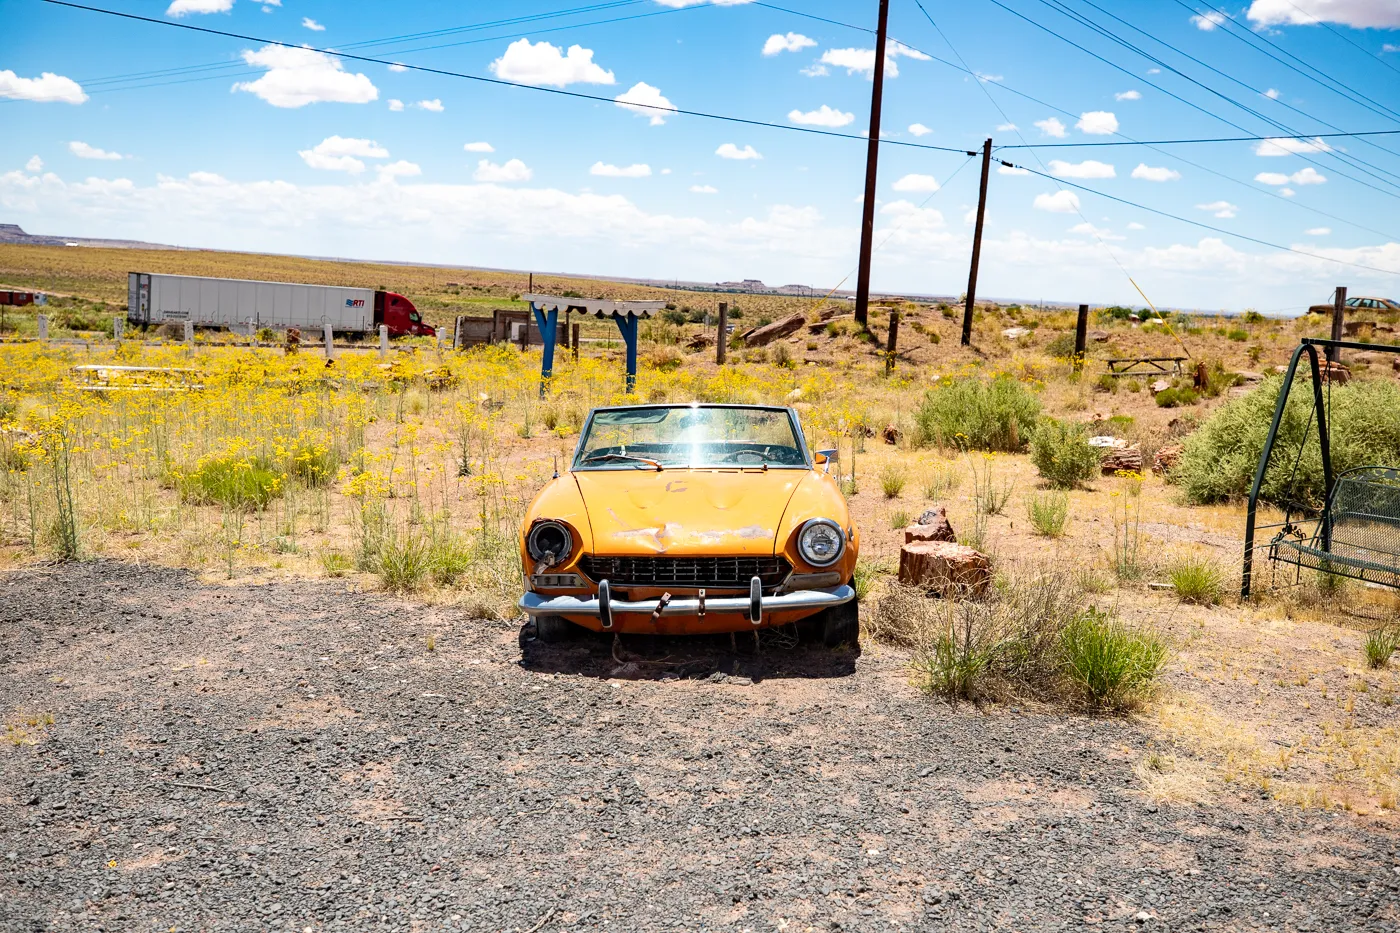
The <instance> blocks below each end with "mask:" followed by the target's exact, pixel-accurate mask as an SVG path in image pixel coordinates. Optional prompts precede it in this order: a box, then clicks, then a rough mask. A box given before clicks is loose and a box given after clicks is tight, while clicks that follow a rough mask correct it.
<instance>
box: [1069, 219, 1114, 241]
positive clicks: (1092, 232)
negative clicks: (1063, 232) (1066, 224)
mask: <svg viewBox="0 0 1400 933" xmlns="http://www.w3.org/2000/svg"><path fill="white" fill-rule="evenodd" d="M1069 232H1070V233H1080V234H1084V235H1085V236H1092V237H1097V238H1098V239H1100V240H1121V239H1123V237H1122V236H1120V235H1119V234H1117V233H1114V232H1113V231H1112V230H1109V229H1107V228H1105V227H1096V226H1094V225H1093V224H1091V223H1089V222H1088V221H1085V222H1084V223H1079V224H1075V225H1074V226H1073V227H1070V228H1069Z"/></svg>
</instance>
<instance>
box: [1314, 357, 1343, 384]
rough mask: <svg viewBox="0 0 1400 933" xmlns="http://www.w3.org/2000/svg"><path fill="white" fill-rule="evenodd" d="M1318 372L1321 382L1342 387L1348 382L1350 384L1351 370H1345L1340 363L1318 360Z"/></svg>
mask: <svg viewBox="0 0 1400 933" xmlns="http://www.w3.org/2000/svg"><path fill="white" fill-rule="evenodd" d="M1309 371H1311V370H1309ZM1318 371H1319V373H1320V374H1321V375H1322V381H1323V382H1335V383H1336V384H1337V385H1339V386H1344V385H1346V384H1347V383H1348V382H1351V370H1350V369H1347V368H1346V367H1345V366H1343V365H1342V364H1341V363H1334V362H1332V361H1331V360H1318Z"/></svg>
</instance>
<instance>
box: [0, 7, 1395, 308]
mask: <svg viewBox="0 0 1400 933" xmlns="http://www.w3.org/2000/svg"><path fill="white" fill-rule="evenodd" d="M922 3H923V8H924V9H926V10H927V11H928V13H929V14H930V15H931V17H932V18H933V20H934V21H936V22H937V28H935V27H934V26H933V25H932V24H931V23H930V21H929V18H927V17H926V16H925V15H924V12H923V11H922V10H921V9H920V7H919V5H918V4H917V3H916V2H915V0H891V3H890V28H889V32H890V36H891V38H892V42H891V47H890V50H889V53H888V57H887V61H888V63H889V64H887V66H886V67H887V81H886V92H885V106H884V114H883V120H882V131H883V133H884V134H886V136H887V138H888V140H889V142H891V143H896V142H915V143H920V144H924V145H932V146H943V147H949V148H954V149H964V148H966V149H974V148H976V147H977V146H979V145H980V143H981V141H982V140H983V139H985V138H987V137H988V136H991V137H992V138H993V139H994V141H995V143H996V145H998V146H1011V145H1025V144H1032V145H1036V146H1043V145H1050V144H1066V143H1084V142H1111V141H1123V140H1124V139H1125V138H1132V139H1135V140H1160V139H1175V138H1200V137H1219V136H1262V135H1277V136H1279V137H1285V136H1289V135H1291V134H1293V133H1297V134H1300V138H1301V139H1302V140H1304V141H1303V142H1297V141H1287V140H1286V141H1284V142H1282V143H1274V144H1269V143H1264V144H1260V143H1253V142H1229V143H1212V144H1201V145H1192V146H1164V147H1159V148H1157V149H1148V148H1146V147H1142V146H1124V147H1103V148H1092V149H1089V148H1058V149H1053V148H1038V149H1003V150H998V152H997V158H998V159H999V160H1001V159H1004V160H1006V161H1010V162H1013V163H1016V164H1019V165H1023V166H1026V167H1028V168H1031V169H1034V170H1036V171H1039V172H1044V173H1046V174H1048V175H1054V176H1059V177H1060V178H1062V179H1063V180H1064V182H1065V184H1057V182H1056V181H1054V180H1052V179H1049V178H1045V177H1040V176H1037V175H1033V174H1030V175H1027V174H1020V173H1017V172H1015V171H1008V170H1006V169H1004V168H1002V167H1000V166H997V167H996V169H995V170H994V172H993V174H992V177H991V185H990V195H989V200H988V204H989V207H988V224H987V231H986V239H985V242H984V249H983V260H982V276H981V285H980V287H979V292H980V293H981V294H984V295H989V296H1002V297H1014V298H1021V299H1030V300H1036V299H1041V298H1043V299H1046V300H1057V301H1080V300H1083V301H1091V302H1107V301H1125V302H1126V301H1132V302H1134V303H1140V301H1141V299H1140V298H1139V297H1138V295H1137V292H1136V290H1135V289H1134V287H1133V285H1132V284H1131V283H1130V281H1129V276H1130V275H1131V277H1132V278H1133V279H1134V280H1135V281H1136V282H1137V283H1138V285H1140V286H1141V287H1142V289H1143V290H1144V291H1145V292H1146V293H1147V294H1148V296H1149V297H1151V298H1152V299H1153V300H1154V301H1155V302H1157V303H1159V304H1163V305H1169V306H1179V307H1200V308H1206V309H1217V308H1225V309H1232V310H1239V309H1241V308H1244V307H1254V308H1258V309H1261V310H1265V311H1269V312H1274V311H1277V312H1287V311H1296V310H1301V308H1302V307H1305V306H1306V305H1307V304H1309V303H1313V302H1317V301H1322V300H1324V299H1325V298H1326V297H1327V294H1328V292H1329V291H1330V289H1331V288H1332V287H1333V286H1334V285H1337V284H1347V285H1349V286H1350V287H1351V289H1352V292H1353V293H1362V294H1370V293H1377V294H1386V295H1400V135H1394V136H1388V137H1387V136H1377V137H1371V138H1369V139H1367V140H1362V139H1359V138H1349V139H1327V140H1315V139H1314V134H1317V133H1327V132H1336V130H1335V129H1332V127H1337V128H1340V130H1341V131H1344V132H1357V131H1375V130H1400V3H1397V2H1396V0H1252V2H1248V3H1243V4H1239V3H1237V4H1235V5H1233V6H1221V7H1212V6H1209V5H1206V4H1200V3H1197V4H1192V3H1190V2H1187V0H1152V2H1142V3H1134V4H1121V3H1108V2H1105V0H961V2H957V3H949V2H946V0H945V2H938V0H922ZM95 5H101V6H105V7H107V8H109V9H114V10H120V11H123V12H128V13H133V14H137V15H141V16H147V17H151V18H154V19H158V20H163V21H166V22H174V23H183V24H187V25H192V26H199V27H204V28H210V29H217V30H222V31H227V32H234V33H240V34H243V35H246V36H250V37H254V39H256V40H264V39H270V40H276V41H279V42H286V43H291V44H293V45H295V46H301V45H307V46H310V47H312V48H314V49H332V50H337V51H340V52H343V53H352V54H358V55H366V56H370V57H373V58H378V59H384V60H386V61H393V62H401V63H405V64H409V65H414V66H424V67H429V68H437V69H444V70H449V71H456V72H463V73H467V74H472V75H479V76H483V77H495V78H497V79H500V80H506V81H509V82H512V83H515V84H522V85H533V86H537V87H554V88H561V89H565V90H568V91H573V92H581V93H585V94H592V95H596V96H598V97H601V98H603V100H601V101H590V100H579V99H572V98H568V97H563V96H559V95H552V94H546V93H541V92H540V91H538V90H535V89H532V88H529V87H501V86H494V85H490V84H485V83H481V82H476V81H469V80H463V79H460V78H455V77H448V76H443V75H438V74H429V73H423V72H418V71H414V70H411V69H409V70H400V69H395V68H391V67H387V66H385V65H382V64H376V63H369V62H362V61H354V60H350V59H344V58H336V57H333V56H328V55H325V54H322V53H320V52H316V51H309V50H306V49H301V48H290V49H289V48H283V47H278V46H269V45H266V44H265V43H264V42H262V41H251V40H243V39H234V38H228V37H221V36H212V35H203V34H198V33H194V32H190V31H187V30H183V29H174V28H170V27H167V26H160V25H155V24H151V23H143V22H135V21H130V20H120V19H116V18H113V17H110V16H105V15H101V14H97V13H92V12H85V11H80V10H74V9H69V8H64V7H60V6H55V5H51V4H45V3H42V2H39V0H0V21H2V22H4V23H5V26H6V28H5V34H6V41H5V42H4V43H3V44H0V98H2V99H0V115H3V121H4V124H5V126H6V127H7V130H8V132H7V136H8V138H9V139H10V140H11V141H12V142H11V143H10V144H9V145H7V146H6V147H5V154H4V155H3V156H0V222H17V223H20V224H22V225H23V226H24V227H25V228H26V229H29V230H30V231H31V232H40V233H51V234H66V235H72V236H98V237H122V238H132V239H143V240H150V241H156V242H166V243H174V244H179V245H186V246H201V247H210V248H225V249H242V250H253V251H268V252H279V253H298V254H306V255H320V256H344V257H354V258H365V259H392V260H404V261H424V262H439V263H460V264H464V265H480V266H496V267H509V268H517V269H536V270H541V271H546V270H547V271H558V272H575V273H585V274H594V275H622V276H638V277H649V278H659V279H666V278H680V279H690V280H700V281H714V280H720V279H738V278H761V279H763V280H765V281H767V282H769V283H770V284H783V283H788V282H800V283H803V284H808V285H811V286H813V287H816V288H831V287H834V286H836V285H837V284H838V283H840V282H842V281H843V280H844V282H845V287H847V288H850V287H853V286H854V268H855V263H856V259H855V257H856V246H857V242H858V230H859V222H860V211H861V203H860V197H861V190H862V179H863V170H864V163H865V143H864V141H863V140H859V139H841V138H831V137H823V136H819V135H811V134H804V133H796V132H790V131H785V130H783V129H779V128H768V127H758V126H748V125H740V124H735V123H727V122H722V121H716V120H709V119H704V118H700V117H695V116H688V115H683V114H674V113H668V112H666V111H664V110H629V109H626V108H624V107H622V106H619V105H618V104H617V103H615V102H614V101H615V99H616V98H618V97H622V98H624V101H626V100H636V101H643V102H649V103H652V104H654V105H658V106H662V107H665V106H673V107H677V108H681V109H687V110H696V111H705V112H710V113H717V114H723V115H729V116H735V117H742V118H745V119H751V120H757V121H763V122H768V123H774V124H778V125H780V126H786V127H794V126H807V127H814V128H819V129H820V128H827V129H831V130H833V131H835V132H842V133H849V134H855V135H859V134H861V133H862V132H864V131H865V129H866V127H867V126H868V119H869V116H868V114H869V106H870V88H871V83H870V80H869V70H870V66H871V65H872V64H873V61H874V52H873V46H874V37H873V35H872V34H871V33H870V32H869V31H865V30H870V29H872V28H873V26H874V22H875V15H876V3H875V2H874V0H862V2H854V0H845V2H800V0H790V4H783V3H775V4H774V5H773V6H767V5H764V4H762V3H758V2H742V0H728V2H714V3H710V2H703V0H702V2H695V0H630V2H628V0H610V2H609V0H603V2H594V3H591V4H586V3H585V0H553V2H542V0H525V2H516V3H499V2H497V3H484V2H479V3H400V4H394V5H388V4H368V3H357V4H343V3H342V4H337V3H321V2H304V0H281V2H280V3H257V2H249V0H174V2H173V3H172V2H171V0H161V2H137V0H108V2H105V3H102V2H99V3H97V4H95ZM789 5H790V8H789V9H778V8H775V7H783V6H789ZM570 10H572V11H574V12H570V13H567V14H565V15H560V14H564V11H570ZM1065 11H1068V12H1071V13H1073V14H1075V16H1077V17H1078V19H1072V18H1071V17H1070V16H1067V15H1065ZM801 14H808V15H801ZM1016 14H1020V16H1018V15H1016ZM1115 16H1116V17H1118V19H1114V18H1113V17H1115ZM1023 17H1024V18H1023ZM526 18H528V21H523V22H522V21H521V20H522V19H526ZM822 18H824V19H828V20H836V21H839V22H841V23H849V24H853V25H856V26H862V27H864V28H865V29H864V30H862V29H853V28H849V27H847V26H842V25H837V24H834V23H831V22H824V21H823V20H822ZM504 20H515V22H501V21H504ZM607 20H611V22H604V21H607ZM493 23H494V24H496V25H485V26H484V28H480V27H482V26H483V25H484V24H493ZM1036 24H1040V25H1041V26H1044V27H1048V29H1049V30H1052V31H1053V32H1054V33H1058V34H1059V36H1062V37H1064V38H1066V39H1069V40H1071V41H1072V42H1074V43H1077V44H1078V45H1080V46H1083V47H1084V50H1080V49H1077V48H1075V47H1074V46H1072V45H1070V44H1068V43H1067V42H1065V41H1063V39H1062V38H1060V37H1059V36H1056V35H1053V34H1052V33H1051V32H1049V31H1046V30H1045V29H1042V28H1039V27H1038V26H1037V25H1036ZM471 27H477V28H471ZM1091 27H1098V29H1097V30H1096V29H1094V28H1091ZM940 30H941V34H940ZM1104 32H1108V33H1110V35H1105V34H1104ZM428 33H434V34H432V35H424V34H428ZM1115 36H1116V37H1117V38H1119V39H1121V40H1123V41H1124V42H1127V43H1131V44H1132V45H1136V46H1138V47H1139V48H1140V49H1142V50H1143V51H1146V52H1148V53H1150V54H1151V55H1152V56H1155V57H1156V58H1157V59H1160V61H1153V60H1151V59H1149V58H1148V57H1144V56H1143V55H1142V54H1139V52H1137V51H1134V50H1132V49H1130V48H1125V47H1124V45H1123V44H1121V43H1119V42H1117V41H1115V38H1114V37H1115ZM945 37H946V39H945ZM893 40H898V42H897V43H896V42H895V41H893ZM949 43H952V45H951V46H950V45H949ZM1161 43H1166V44H1161ZM1168 46H1170V47H1168ZM1090 53H1092V54H1090ZM1094 54H1096V55H1098V56H1101V57H1102V58H1103V59H1106V60H1107V61H1101V60H1098V59H1096V58H1094V57H1093V55H1094ZM1188 56H1189V57H1188ZM1192 58H1194V59H1196V60H1198V61H1193V60H1192ZM937 59H943V61H938V60H937ZM960 62H966V65H967V69H968V70H970V71H972V72H973V73H974V74H975V75H977V76H978V77H974V76H973V75H969V74H968V73H967V72H966V71H964V70H960V68H961V66H960V64H959V63H960ZM1115 66H1116V67H1115ZM1176 72H1181V74H1178V73H1176ZM1188 78H1189V79H1194V81H1195V82H1197V83H1193V82H1192V81H1191V80H1188ZM1018 92H1019V93H1018ZM1021 95H1030V96H1031V97H1033V98H1036V99H1037V100H1036V101H1032V100H1029V99H1027V97H1025V96H1021ZM1172 95H1175V96H1176V97H1173V96H1172ZM1176 98H1180V99H1176ZM1235 102H1237V103H1238V104H1239V105H1243V107H1241V106H1237V105H1236V103H1235ZM1192 105H1195V107H1193V106H1192ZM1243 108H1248V109H1249V110H1252V111H1255V112H1254V113H1251V112H1248V111H1247V110H1246V109H1243ZM1271 120H1272V121H1276V123H1277V124H1282V125H1284V126H1286V127H1287V129H1286V130H1285V129H1280V128H1279V127H1278V125H1276V124H1274V123H1271V122H1270V121H1271ZM1231 124H1235V125H1234V126H1232V125H1231ZM1329 124H1330V127H1329ZM1011 125H1014V127H1015V128H1014V129H1012V128H1010V126H1011ZM15 140H20V141H22V142H19V143H15V142H14V141H15ZM1183 160H1189V163H1194V164H1189V163H1188V162H1187V161H1183ZM1347 176H1351V178H1348V177H1347ZM1071 182H1072V183H1074V184H1078V185H1083V186H1087V187H1089V188H1092V189H1095V190H1097V191H1102V192H1105V193H1107V194H1110V195H1113V196H1115V197H1118V198H1121V199H1125V200H1128V201H1132V202H1136V203H1138V204H1141V205H1144V206H1146V207H1151V208H1156V209H1157V210H1160V211H1165V212H1167V213H1169V214H1175V215H1178V216H1181V217H1185V218H1189V219H1191V220H1194V221H1198V222H1200V223H1205V224H1210V225H1212V226H1216V227H1219V228H1220V229H1221V230H1223V231H1228V232H1230V233H1236V234H1241V235H1243V236H1247V237H1253V238H1255V239H1258V240H1265V241H1268V242H1271V243H1276V244H1281V245H1285V246H1290V247H1293V248H1295V249H1296V250H1300V251H1303V252H1305V253H1312V254H1314V255H1313V256H1307V255H1301V254H1300V253H1297V252H1292V253H1290V252H1286V251H1280V250H1274V249H1270V248H1268V247H1266V246H1263V245H1260V244H1258V243H1251V242H1248V241H1244V240H1240V239H1236V238H1233V237H1230V236H1227V235H1223V234H1221V233H1216V232H1212V231H1208V230H1204V229H1201V228H1198V227H1193V226H1190V225H1188V224H1185V223H1182V222H1180V221H1177V220H1173V219H1170V218H1167V217H1164V216H1161V215H1158V214H1153V213H1151V212H1149V211H1147V210H1143V209H1141V208H1138V207H1132V206H1129V205H1125V204H1123V203H1118V202H1114V201H1111V200H1108V199H1105V198H1102V197H1099V196H1098V195H1096V194H1093V193H1090V192H1087V191H1084V190H1081V189H1075V188H1072V187H1067V184H1068V183H1071ZM976 196H977V164H976V162H975V161H970V160H969V159H968V158H967V157H966V156H965V155H963V154H961V153H960V152H938V151H931V150H925V149H915V148H909V147H903V146H898V145H883V146H882V147H881V156H880V177H879V188H878V195H877V215H876V216H877V227H876V243H877V244H878V246H879V248H878V249H877V251H876V253H875V261H874V273H873V286H874V288H876V289H877V290H879V289H890V290H903V291H914V292H921V293H929V294H957V293H959V292H961V291H962V290H963V289H964V288H965V285H966V275H967V272H966V269H967V261H968V253H969V251H970V242H971V229H972V228H971V225H970V220H971V218H970V212H971V209H972V208H973V206H974V205H975V203H976ZM1326 215H1331V216H1326ZM1367 228H1369V229H1367ZM1318 257H1330V258H1334V259H1340V260H1343V261H1345V262H1348V263H1353V264H1356V265H1351V266H1348V265H1338V264H1336V263H1333V262H1328V261H1326V260H1325V259H1323V258H1318ZM1358 265H1359V266H1370V267H1375V268H1378V269H1382V270H1395V273H1387V272H1377V271H1371V270H1368V269H1363V268H1358V267H1357V266H1358Z"/></svg>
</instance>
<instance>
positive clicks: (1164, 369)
mask: <svg viewBox="0 0 1400 933" xmlns="http://www.w3.org/2000/svg"><path fill="white" fill-rule="evenodd" d="M1188 359H1189V357H1185V356H1140V357H1131V358H1126V359H1114V360H1104V362H1105V363H1106V364H1108V372H1107V373H1106V374H1105V375H1108V376H1113V377H1114V378H1118V377H1121V376H1180V375H1181V364H1182V363H1185V362H1186V361H1187V360H1188ZM1166 364H1171V365H1170V366H1167V365H1166ZM1138 367H1145V368H1141V369H1139V368H1138Z"/></svg>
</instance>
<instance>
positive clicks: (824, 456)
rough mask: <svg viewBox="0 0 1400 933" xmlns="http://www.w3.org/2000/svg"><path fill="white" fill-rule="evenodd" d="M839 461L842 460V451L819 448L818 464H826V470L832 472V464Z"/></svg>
mask: <svg viewBox="0 0 1400 933" xmlns="http://www.w3.org/2000/svg"><path fill="white" fill-rule="evenodd" d="M839 462H841V453H840V451H837V450H819V451H817V465H818V466H823V465H824V466H825V467H826V470H825V471H824V472H827V473H830V472H831V465H832V464H833V463H839Z"/></svg>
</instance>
